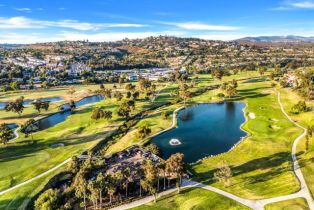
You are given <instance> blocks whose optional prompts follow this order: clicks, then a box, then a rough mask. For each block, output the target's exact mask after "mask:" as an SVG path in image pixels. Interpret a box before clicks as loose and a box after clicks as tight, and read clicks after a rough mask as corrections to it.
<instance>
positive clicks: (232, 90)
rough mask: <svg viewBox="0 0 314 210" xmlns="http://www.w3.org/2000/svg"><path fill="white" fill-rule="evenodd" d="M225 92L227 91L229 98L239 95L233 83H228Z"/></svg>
mask: <svg viewBox="0 0 314 210" xmlns="http://www.w3.org/2000/svg"><path fill="white" fill-rule="evenodd" d="M225 92H226V95H227V96H228V97H229V98H230V97H232V96H235V95H237V89H236V88H235V87H234V86H232V85H228V86H227V88H226V90H225Z"/></svg>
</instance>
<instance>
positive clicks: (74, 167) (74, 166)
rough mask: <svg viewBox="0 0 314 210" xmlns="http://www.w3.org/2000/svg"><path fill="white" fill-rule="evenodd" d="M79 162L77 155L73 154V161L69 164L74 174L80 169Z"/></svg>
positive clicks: (69, 168)
mask: <svg viewBox="0 0 314 210" xmlns="http://www.w3.org/2000/svg"><path fill="white" fill-rule="evenodd" d="M79 169H80V167H79V162H78V158H77V157H76V156H73V157H72V159H71V161H70V162H69V164H68V170H69V171H71V172H72V173H73V174H76V173H77V172H78V171H79Z"/></svg>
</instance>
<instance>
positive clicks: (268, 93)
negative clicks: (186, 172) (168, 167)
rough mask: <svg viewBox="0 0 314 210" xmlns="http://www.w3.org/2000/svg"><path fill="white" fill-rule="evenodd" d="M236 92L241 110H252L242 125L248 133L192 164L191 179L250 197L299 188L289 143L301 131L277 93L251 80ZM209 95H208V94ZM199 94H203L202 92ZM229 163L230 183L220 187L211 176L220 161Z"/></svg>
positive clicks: (287, 191) (267, 85)
mask: <svg viewBox="0 0 314 210" xmlns="http://www.w3.org/2000/svg"><path fill="white" fill-rule="evenodd" d="M239 94H240V96H241V97H242V98H239V99H242V100H243V101H244V102H246V103H247V104H248V106H247V108H246V109H245V113H246V115H247V116H248V113H250V112H251V113H254V114H255V116H256V118H255V119H250V118H249V117H248V121H247V122H246V123H245V124H244V125H243V129H245V130H246V131H248V132H249V133H250V136H249V137H247V138H246V139H245V140H244V141H243V142H242V143H241V144H240V145H238V146H237V147H236V148H235V149H234V150H232V151H231V152H229V153H225V154H222V155H219V156H217V157H212V158H207V159H205V160H203V161H201V162H199V163H197V164H195V165H193V166H191V171H192V172H193V173H194V179H195V180H196V181H201V182H203V183H206V184H210V185H213V186H215V187H218V188H221V189H223V190H226V191H229V192H231V193H233V194H236V195H238V196H240V197H244V198H250V199H261V198H269V197H274V196H279V195H286V194H290V193H293V192H296V191H298V190H299V183H298V181H297V179H296V177H295V175H294V173H293V171H292V165H291V147H292V143H293V140H294V139H295V138H296V137H297V136H298V135H300V134H301V132H302V131H301V129H299V128H297V127H295V126H294V125H293V124H292V123H291V122H289V121H288V120H287V119H286V118H285V116H284V115H283V114H282V113H281V111H280V108H279V104H278V103H277V94H276V92H275V91H274V89H272V88H271V87H270V82H269V81H261V80H254V81H252V82H245V83H241V84H240V85H239ZM208 97H209V98H210V97H211V95H210V94H209V95H208ZM202 98H206V97H205V96H203V97H202ZM223 160H225V161H227V162H228V164H229V165H231V168H232V171H233V177H232V179H231V182H232V184H231V186H229V187H224V186H223V185H222V184H221V183H217V182H216V181H215V180H214V179H213V173H214V172H215V170H216V168H217V167H218V166H219V163H220V162H221V161H223Z"/></svg>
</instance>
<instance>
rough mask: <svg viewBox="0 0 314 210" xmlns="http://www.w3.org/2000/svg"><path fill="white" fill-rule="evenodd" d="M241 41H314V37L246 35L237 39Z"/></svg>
mask: <svg viewBox="0 0 314 210" xmlns="http://www.w3.org/2000/svg"><path fill="white" fill-rule="evenodd" d="M235 41H237V42H240V43H245V42H255V43H258V42H270V43H314V37H303V36H293V35H290V36H258V37H244V38H241V39H237V40H235Z"/></svg>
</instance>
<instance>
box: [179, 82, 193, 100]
mask: <svg viewBox="0 0 314 210" xmlns="http://www.w3.org/2000/svg"><path fill="white" fill-rule="evenodd" d="M188 88H189V87H188V85H187V84H185V83H183V82H181V84H180V90H179V96H180V98H181V99H182V100H183V103H184V106H185V104H186V100H188V99H189V98H191V96H192V94H191V92H189V90H188Z"/></svg>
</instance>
